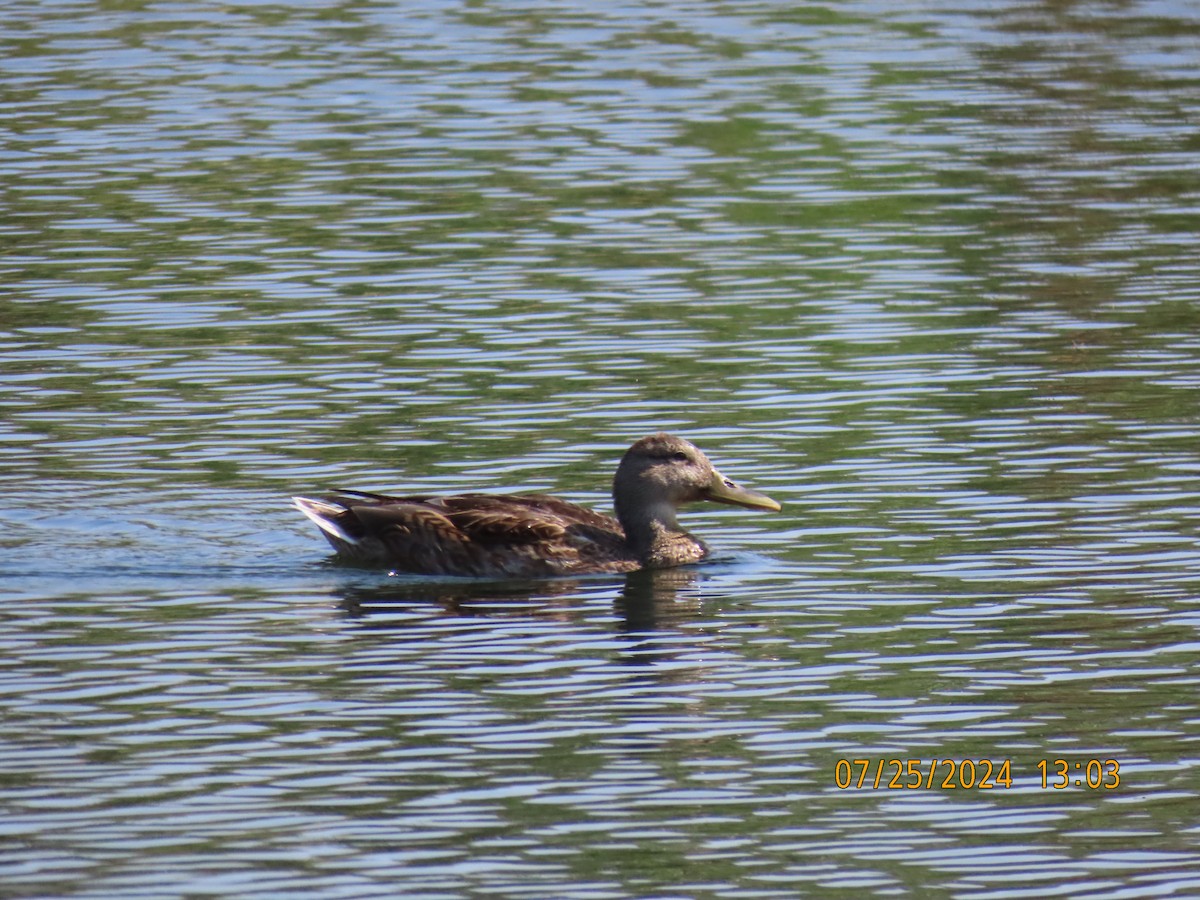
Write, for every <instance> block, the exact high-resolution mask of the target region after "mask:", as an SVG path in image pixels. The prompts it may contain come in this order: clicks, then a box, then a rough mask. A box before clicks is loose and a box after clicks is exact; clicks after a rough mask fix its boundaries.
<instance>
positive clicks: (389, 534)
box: [295, 491, 636, 577]
mask: <svg viewBox="0 0 1200 900" xmlns="http://www.w3.org/2000/svg"><path fill="white" fill-rule="evenodd" d="M295 502H296V505H297V507H298V508H299V509H300V510H301V511H302V512H304V514H305V515H307V516H308V517H309V518H310V519H312V520H313V521H314V522H316V524H317V525H318V526H319V527H320V528H321V530H322V531H323V532H324V533H325V536H326V537H327V538H328V539H329V542H330V543H331V544H332V545H333V546H334V548H335V549H336V550H337V551H338V552H339V553H340V554H341V555H342V556H344V557H346V558H349V559H351V560H355V561H358V562H363V563H367V564H373V565H387V566H391V567H393V568H396V569H399V570H401V571H405V572H416V573H422V574H438V575H442V574H444V575H473V576H486V577H506V576H544V575H562V574H571V573H577V572H588V571H595V572H603V571H627V570H628V569H631V568H636V564H635V562H634V561H633V560H632V558H631V557H629V556H628V554H627V552H626V550H625V546H624V540H623V538H624V535H623V533H622V531H621V528H620V525H619V524H618V523H617V522H616V520H615V519H611V518H610V517H608V516H603V515H600V514H599V513H595V512H593V511H592V510H589V509H587V508H585V507H581V506H577V505H575V504H573V503H567V502H566V501H563V500H559V499H557V498H554V497H540V496H505V495H495V494H463V495H459V496H454V497H391V496H388V495H386V494H370V493H367V492H362V491H343V492H340V493H339V494H338V495H336V496H335V497H333V498H330V499H329V500H311V499H308V498H296V500H295Z"/></svg>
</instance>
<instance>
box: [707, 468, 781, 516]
mask: <svg viewBox="0 0 1200 900" xmlns="http://www.w3.org/2000/svg"><path fill="white" fill-rule="evenodd" d="M706 496H707V497H708V499H709V500H715V501H716V502H717V503H732V504H734V505H735V506H745V507H746V508H747V509H765V510H769V511H770V512H779V510H781V509H783V507H782V506H780V505H779V504H778V503H777V502H776V501H774V500H772V499H771V498H770V497H768V496H767V495H766V494H760V493H759V492H758V491H752V490H750V489H749V488H744V487H742V486H741V485H740V484H736V483H734V482H733V481H730V480H729V479H728V478H726V477H725V476H724V475H722V474H721V473H720V472H713V479H712V483H711V484H710V485H709V486H708V491H707V492H706Z"/></svg>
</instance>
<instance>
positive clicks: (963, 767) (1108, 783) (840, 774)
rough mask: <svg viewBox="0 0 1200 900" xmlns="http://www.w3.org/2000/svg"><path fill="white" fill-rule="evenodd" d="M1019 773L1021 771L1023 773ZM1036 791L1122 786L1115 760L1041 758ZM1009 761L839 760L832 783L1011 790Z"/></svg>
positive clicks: (860, 786) (877, 787)
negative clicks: (1039, 788) (1038, 788)
mask: <svg viewBox="0 0 1200 900" xmlns="http://www.w3.org/2000/svg"><path fill="white" fill-rule="evenodd" d="M1019 774H1020V773H1018V775H1019ZM1029 774H1030V775H1031V776H1032V784H1033V786H1034V787H1041V788H1042V789H1044V790H1064V789H1065V788H1069V787H1076V788H1084V789H1087V790H1093V791H1095V790H1102V791H1111V790H1114V789H1116V788H1119V787H1120V786H1121V764H1120V763H1119V762H1118V761H1117V760H1115V759H1100V758H1099V757H1092V758H1090V759H1039V760H1038V761H1037V764H1036V765H1035V766H1033V768H1032V771H1031V772H1030V773H1029ZM1013 780H1014V776H1013V764H1012V760H1011V759H937V758H936V757H935V758H933V759H895V758H892V759H888V758H884V757H879V758H876V759H839V760H838V761H837V762H836V763H835V764H834V767H833V783H834V784H836V785H837V786H838V787H839V788H841V789H842V790H888V791H904V790H908V791H919V790H976V791H986V790H995V789H999V790H1004V789H1006V788H1011V787H1012V786H1013Z"/></svg>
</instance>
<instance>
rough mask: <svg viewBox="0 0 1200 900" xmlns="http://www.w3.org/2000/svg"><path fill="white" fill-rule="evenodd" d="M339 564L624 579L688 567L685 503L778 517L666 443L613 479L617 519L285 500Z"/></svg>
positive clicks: (692, 454)
mask: <svg viewBox="0 0 1200 900" xmlns="http://www.w3.org/2000/svg"><path fill="white" fill-rule="evenodd" d="M292 499H293V502H294V503H295V504H296V507H297V508H298V509H299V510H300V511H301V512H302V513H304V514H305V515H306V516H308V518H310V519H311V520H312V521H313V522H315V523H316V525H317V527H318V528H320V529H321V532H322V533H323V534H324V535H325V538H326V540H328V541H329V543H330V544H332V545H333V548H334V549H335V550H336V551H337V552H338V555H339V556H340V557H342V558H343V559H346V560H347V561H350V562H354V563H358V564H361V565H371V566H387V567H388V568H391V569H393V570H395V571H399V572H409V573H414V574H420V575H466V576H472V577H487V578H497V577H499V578H541V577H546V576H554V575H579V574H586V573H600V572H630V571H633V570H634V569H640V568H668V567H670V566H682V565H687V564H689V563H695V562H699V561H700V560H702V559H704V557H706V556H707V555H708V548H707V547H706V546H705V545H704V543H703V542H701V541H700V540H699V539H697V538H695V537H693V536H692V535H690V534H688V533H687V532H686V531H684V530H683V529H682V528H681V527H680V526H679V523H678V522H677V521H676V520H675V513H676V511H677V510H678V508H679V507H680V506H681V505H682V504H684V503H693V502H696V501H699V500H715V501H716V502H718V503H732V504H736V505H738V506H745V507H748V508H750V509H763V510H771V511H773V512H777V511H778V510H779V509H780V506H779V504H778V503H776V502H775V501H774V500H772V499H771V498H770V497H767V496H764V495H763V494H759V493H757V492H755V491H751V490H747V489H746V488H744V487H741V486H739V485H737V484H735V483H734V482H732V481H730V480H729V479H728V478H726V477H725V476H724V475H722V474H721V473H720V472H718V471H717V469H716V467H714V466H713V464H712V463H711V462H709V460H708V457H707V456H705V455H704V454H703V453H702V452H701V451H700V450H699V449H698V448H697V447H695V446H694V445H692V444H691V443H689V442H688V441H685V440H684V439H683V438H680V437H675V436H674V435H670V434H663V433H659V434H652V435H650V436H649V437H644V438H642V439H641V440H640V441H638V442H637V443H635V444H634V445H633V446H632V447H630V448H629V449H628V450H627V451H626V452H625V455H624V457H622V459H621V463H620V465H618V466H617V474H616V477H615V478H614V479H613V505H614V506H615V508H616V514H617V515H616V518H613V517H612V516H606V515H602V514H600V513H597V512H593V511H592V510H590V509H587V508H586V507H583V506H578V505H576V504H574V503H568V502H567V501H565V500H559V499H557V498H555V497H548V496H544V495H515V494H514V495H508V494H459V495H457V496H452V497H389V496H387V495H386V494H373V493H368V492H366V491H338V492H337V493H336V494H335V495H333V496H331V497H326V498H322V499H310V498H308V497H294V498H292Z"/></svg>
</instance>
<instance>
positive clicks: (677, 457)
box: [671, 450, 689, 462]
mask: <svg viewBox="0 0 1200 900" xmlns="http://www.w3.org/2000/svg"><path fill="white" fill-rule="evenodd" d="M671 459H673V460H674V461H675V462H689V459H688V455H687V454H686V453H684V452H683V451H682V450H676V451H675V452H674V453H672V454H671Z"/></svg>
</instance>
